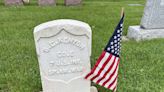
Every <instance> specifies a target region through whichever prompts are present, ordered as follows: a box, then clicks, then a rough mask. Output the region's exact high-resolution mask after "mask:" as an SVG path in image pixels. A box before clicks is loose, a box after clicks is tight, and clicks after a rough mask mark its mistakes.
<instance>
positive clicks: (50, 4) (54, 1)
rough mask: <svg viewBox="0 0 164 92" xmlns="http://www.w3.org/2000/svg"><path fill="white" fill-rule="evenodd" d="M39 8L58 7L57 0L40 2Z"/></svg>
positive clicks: (42, 0)
mask: <svg viewBox="0 0 164 92" xmlns="http://www.w3.org/2000/svg"><path fill="white" fill-rule="evenodd" d="M38 4H39V6H52V5H56V0H38Z"/></svg>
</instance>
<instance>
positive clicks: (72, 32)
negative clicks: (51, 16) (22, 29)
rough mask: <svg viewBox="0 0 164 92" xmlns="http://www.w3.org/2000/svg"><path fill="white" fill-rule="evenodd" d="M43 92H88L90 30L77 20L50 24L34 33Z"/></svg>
mask: <svg viewBox="0 0 164 92" xmlns="http://www.w3.org/2000/svg"><path fill="white" fill-rule="evenodd" d="M34 37H35V43H36V50H37V55H38V60H39V67H40V74H41V79H42V86H43V91H44V92H90V81H88V80H85V79H84V76H85V75H86V74H87V73H88V72H89V71H90V56H91V28H90V26H89V25H88V24H86V23H84V22H81V21H77V20H68V19H61V20H54V21H50V22H46V23H43V24H40V25H39V26H37V27H35V29H34Z"/></svg>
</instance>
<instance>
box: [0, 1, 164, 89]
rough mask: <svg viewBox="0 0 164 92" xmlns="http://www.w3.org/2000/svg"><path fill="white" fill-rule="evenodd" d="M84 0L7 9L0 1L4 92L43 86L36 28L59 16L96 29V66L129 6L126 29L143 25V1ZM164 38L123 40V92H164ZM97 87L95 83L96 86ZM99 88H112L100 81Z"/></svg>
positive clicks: (0, 66) (120, 85) (0, 63)
mask: <svg viewBox="0 0 164 92" xmlns="http://www.w3.org/2000/svg"><path fill="white" fill-rule="evenodd" d="M109 1H111V0H103V1H102V0H101V1H100V0H99V1H98V0H97V1H96V0H95V1H93V0H85V1H84V2H83V5H82V6H75V7H66V6H63V1H58V6H52V7H39V6H37V4H36V1H32V2H31V3H30V4H29V5H26V6H21V7H6V6H4V5H3V3H2V1H0V92H39V91H40V90H42V88H41V81H40V75H39V67H38V61H37V56H36V52H35V45H34V39H33V28H34V27H35V26H36V25H38V24H40V23H43V22H47V21H50V20H55V19H63V18H66V19H77V20H81V21H84V22H87V23H89V24H90V26H91V27H92V31H93V43H92V57H91V61H92V66H93V65H94V64H95V61H96V59H97V58H98V56H99V55H100V53H101V51H102V49H103V48H104V46H105V45H106V43H107V41H108V38H109V37H110V36H111V35H112V32H113V30H114V28H115V26H116V24H117V23H118V21H119V18H120V10H121V7H125V13H126V18H125V28H124V35H126V33H127V29H128V26H130V25H138V24H139V23H140V19H141V17H142V13H143V8H144V6H128V4H142V5H144V3H145V2H144V1H143V0H126V1H125V0H124V1H123V0H122V1H121V0H112V1H121V2H109ZM163 43H164V40H163V39H157V40H151V41H143V42H135V41H129V42H123V46H122V57H121V63H120V70H119V80H118V92H164V79H163V76H164V72H163V70H164V62H163V61H164V57H163V55H164V50H163V47H164V44H163ZM93 85H95V84H93ZM96 86H97V87H98V89H99V92H111V91H109V90H107V89H105V88H103V87H100V86H98V85H96Z"/></svg>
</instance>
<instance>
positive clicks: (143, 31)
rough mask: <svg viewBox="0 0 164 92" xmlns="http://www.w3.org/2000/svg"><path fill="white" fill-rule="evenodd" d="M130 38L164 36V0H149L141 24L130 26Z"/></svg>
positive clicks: (146, 38)
mask: <svg viewBox="0 0 164 92" xmlns="http://www.w3.org/2000/svg"><path fill="white" fill-rule="evenodd" d="M127 36H128V38H132V39H135V40H137V41H139V40H148V39H154V38H164V0H147V3H146V6H145V10H144V14H143V17H142V20H141V25H140V26H130V27H129V29H128V35H127Z"/></svg>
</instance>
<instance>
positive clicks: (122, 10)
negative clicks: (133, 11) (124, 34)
mask: <svg viewBox="0 0 164 92" xmlns="http://www.w3.org/2000/svg"><path fill="white" fill-rule="evenodd" d="M123 14H124V7H122V9H121V17H122V16H123Z"/></svg>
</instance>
